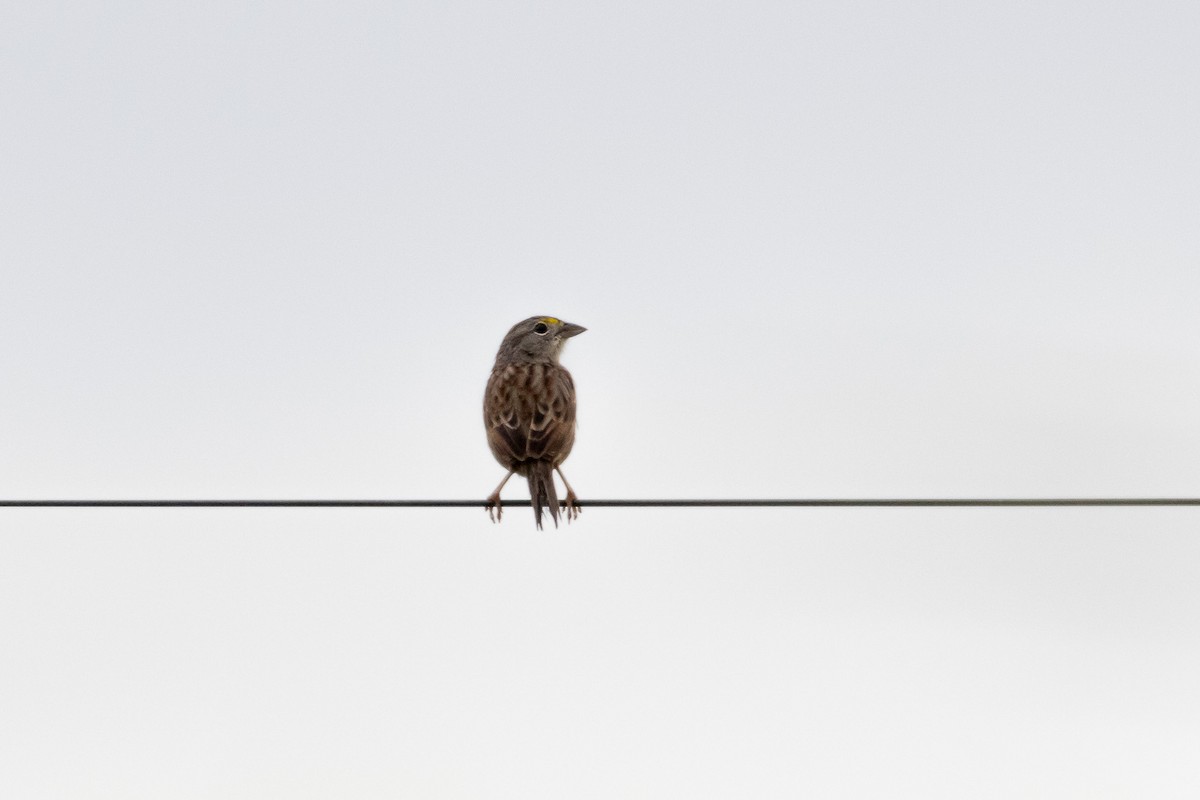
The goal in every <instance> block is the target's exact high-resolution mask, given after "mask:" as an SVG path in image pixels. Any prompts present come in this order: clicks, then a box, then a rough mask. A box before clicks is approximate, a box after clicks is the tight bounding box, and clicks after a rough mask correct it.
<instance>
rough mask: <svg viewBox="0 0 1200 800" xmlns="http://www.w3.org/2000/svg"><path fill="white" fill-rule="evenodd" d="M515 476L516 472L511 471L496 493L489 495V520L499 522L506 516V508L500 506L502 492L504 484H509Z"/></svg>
mask: <svg viewBox="0 0 1200 800" xmlns="http://www.w3.org/2000/svg"><path fill="white" fill-rule="evenodd" d="M513 474H514V470H511V469H510V470H509V471H508V474H507V475H505V476H504V480H502V481H500V485H499V486H497V487H496V491H494V492H492V493H491V494H490V495H488V499H487V506H486V507H487V512H488V519H490V520H491V521H492V522H499V521H500V517H502V516H503V515H504V506H502V505H500V490H501V489H503V488H504V484H506V483H508V479H509V478H511V477H512V476H513Z"/></svg>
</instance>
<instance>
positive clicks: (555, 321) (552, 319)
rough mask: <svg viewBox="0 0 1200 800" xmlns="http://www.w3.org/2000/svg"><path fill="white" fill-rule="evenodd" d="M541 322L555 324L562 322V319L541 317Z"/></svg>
mask: <svg viewBox="0 0 1200 800" xmlns="http://www.w3.org/2000/svg"><path fill="white" fill-rule="evenodd" d="M542 322H544V323H546V324H547V325H557V324H559V323H560V322H562V320H561V319H557V318H555V317H542Z"/></svg>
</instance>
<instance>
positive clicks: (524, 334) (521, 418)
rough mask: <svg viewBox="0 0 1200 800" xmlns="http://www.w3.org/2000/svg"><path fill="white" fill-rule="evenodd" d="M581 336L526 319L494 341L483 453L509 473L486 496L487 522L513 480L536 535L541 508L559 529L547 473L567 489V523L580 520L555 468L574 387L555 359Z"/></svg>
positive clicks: (571, 423)
mask: <svg viewBox="0 0 1200 800" xmlns="http://www.w3.org/2000/svg"><path fill="white" fill-rule="evenodd" d="M586 330H587V328H585V327H583V326H582V325H575V324H574V323H570V322H564V321H562V320H561V319H559V318H557V317H541V316H539V317H530V318H529V319H526V320H522V321H521V322H518V323H517V324H516V325H513V326H512V328H511V329H510V330H509V332H508V334H507V335H506V336H505V337H504V341H502V342H501V343H500V349H499V350H498V351H497V352H496V363H495V366H493V367H492V374H491V377H489V378H488V382H487V389H486V391H485V392H484V395H483V423H484V426H485V427H486V428H487V442H488V447H489V448H490V449H491V451H492V455H494V456H495V457H496V460H497V461H499V462H500V466H502V467H504V468H505V469H506V470H508V473H507V474H506V475H505V476H504V479H503V480H502V481H500V485H499V486H497V487H496V491H494V492H492V493H491V495H490V496H489V497H488V498H487V503H486V508H487V511H488V516H489V517H491V519H492V521H493V522H499V521H500V517H501V515H502V514H503V512H504V507H503V506H502V505H501V504H500V490H501V489H503V488H504V484H506V483H508V479H509V478H511V477H512V476H513V475H514V474H515V475H521V476H523V477H524V478H526V479H527V480H528V481H529V496H530V498H531V499H532V501H533V515H534V522H535V523H536V524H537V527H538V530H541V528H542V509H543V508H545V509H548V510H549V511H550V517H551V518H552V519H553V520H554V527H556V528H557V527H558V515H559V507H558V495H557V494H556V493H555V490H554V475H553V474H552V473H554V472H557V473H558V476H559V477H560V478H562V482H563V486H565V487H566V489H567V521H568V522H570V521H571V520H573V519H575V518H576V517H577V516H579V511H580V509H579V499H578V498H577V497H576V496H575V491H574V490H573V489H572V488H571V484H569V483H567V476H566V475H564V474H563V472H562V469H561V465H562V463H563V461H565V460H566V458H567V456H568V455H570V453H571V447H572V446H573V445H574V444H575V382H574V381H573V380H572V379H571V373H569V372H567V370H566V368H565V367H563V366H562V365H561V364H559V363H558V359H559V355H560V354H561V353H562V349H563V345H565V344H566V342H567V339H570V338H571V337H573V336H578V335H579V334H581V333H583V332H584V331H586Z"/></svg>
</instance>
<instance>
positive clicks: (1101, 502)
mask: <svg viewBox="0 0 1200 800" xmlns="http://www.w3.org/2000/svg"><path fill="white" fill-rule="evenodd" d="M486 505H487V504H486V502H485V501H483V500H0V508H485V507H486ZM500 505H501V506H503V507H504V508H521V507H524V508H528V507H529V506H530V505H531V503H530V501H529V500H504V501H501V503H500ZM564 505H565V504H564ZM579 506H580V507H581V508H931V507H932V508H1010V507H1021V506H1025V507H1041V506H1200V498H1195V497H1067V498H1042V497H1021V498H961V499H960V498H918V499H904V498H897V499H810V500H805V499H797V500H746V499H730V500H580V501H579Z"/></svg>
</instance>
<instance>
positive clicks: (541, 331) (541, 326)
mask: <svg viewBox="0 0 1200 800" xmlns="http://www.w3.org/2000/svg"><path fill="white" fill-rule="evenodd" d="M548 330H550V326H549V325H547V324H546V323H544V322H539V323H538V324H537V325H534V326H533V332H534V333H536V334H537V335H538V336H545V335H546V331H548Z"/></svg>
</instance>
